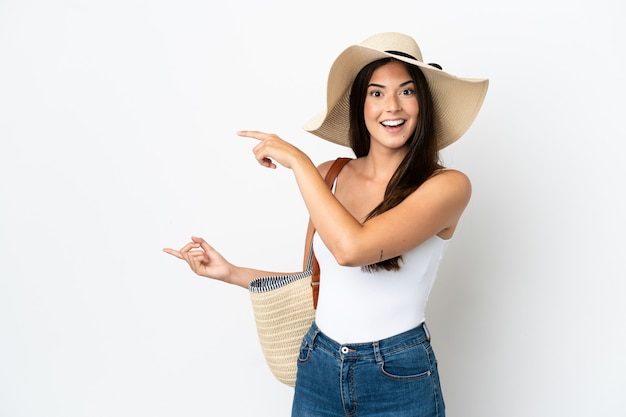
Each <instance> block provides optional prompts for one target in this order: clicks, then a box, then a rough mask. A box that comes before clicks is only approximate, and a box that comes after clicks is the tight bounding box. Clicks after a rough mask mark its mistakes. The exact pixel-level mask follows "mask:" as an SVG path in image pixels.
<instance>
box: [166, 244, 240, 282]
mask: <svg viewBox="0 0 626 417" xmlns="http://www.w3.org/2000/svg"><path fill="white" fill-rule="evenodd" d="M163 252H165V253H169V254H170V255H172V256H175V257H177V258H178V259H182V260H184V261H186V262H187V263H188V264H189V266H190V267H191V269H192V271H193V272H195V273H196V274H198V275H200V276H203V277H207V278H213V279H217V280H219V281H224V282H230V280H231V274H232V265H231V264H230V263H229V262H228V261H227V260H226V259H224V257H223V256H222V255H220V254H219V253H218V252H217V251H216V250H215V249H213V248H212V247H211V246H210V245H209V244H208V243H207V242H206V241H205V240H204V239H202V238H200V237H195V236H192V237H191V242H189V243H187V244H186V245H185V246H183V247H182V249H180V250H175V249H170V248H165V249H163Z"/></svg>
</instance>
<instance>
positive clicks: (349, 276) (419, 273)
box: [313, 233, 449, 343]
mask: <svg viewBox="0 0 626 417" xmlns="http://www.w3.org/2000/svg"><path fill="white" fill-rule="evenodd" d="M448 242H449V240H444V239H442V238H440V237H439V236H433V237H431V238H430V239H428V240H427V241H426V242H424V243H422V244H421V245H420V246H418V247H416V248H414V249H412V250H410V251H409V252H407V253H405V254H404V255H402V262H401V263H400V270H399V271H384V270H382V271H376V272H363V271H362V270H361V268H360V267H345V266H341V265H339V264H338V263H337V262H336V261H335V258H334V257H333V255H332V254H331V253H330V251H329V250H328V248H327V247H326V245H324V242H322V240H321V238H320V237H319V236H318V235H317V233H316V234H315V236H314V238H313V245H314V246H313V247H314V250H315V257H316V258H317V261H318V263H319V265H320V273H321V275H320V292H319V298H318V304H317V313H316V316H315V321H316V324H317V325H318V327H319V328H320V330H321V331H322V332H324V333H325V334H326V335H327V336H328V337H330V338H331V339H334V340H335V341H337V342H338V343H361V342H373V341H377V340H381V339H385V338H387V337H390V336H394V335H396V334H399V333H402V332H404V331H407V330H410V329H412V328H414V327H416V326H418V325H419V324H421V323H422V322H424V320H425V316H424V314H425V310H426V303H427V301H428V296H429V294H430V290H431V288H432V286H433V284H434V282H435V278H436V275H437V270H438V269H439V264H440V263H441V258H442V257H443V254H444V252H445V250H446V248H447V246H448Z"/></svg>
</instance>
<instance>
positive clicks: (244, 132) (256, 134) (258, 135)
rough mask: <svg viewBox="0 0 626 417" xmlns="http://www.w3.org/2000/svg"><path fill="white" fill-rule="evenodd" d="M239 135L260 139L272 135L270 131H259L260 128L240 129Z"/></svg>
mask: <svg viewBox="0 0 626 417" xmlns="http://www.w3.org/2000/svg"><path fill="white" fill-rule="evenodd" d="M237 135H239V136H242V137H246V138H253V139H258V140H264V139H267V138H268V137H270V136H271V135H270V134H269V133H265V132H259V131H258V130H239V131H238V132H237Z"/></svg>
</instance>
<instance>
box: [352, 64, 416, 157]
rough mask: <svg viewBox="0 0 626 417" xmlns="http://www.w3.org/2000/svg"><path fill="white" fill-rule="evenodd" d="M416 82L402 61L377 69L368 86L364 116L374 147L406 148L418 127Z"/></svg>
mask: <svg viewBox="0 0 626 417" xmlns="http://www.w3.org/2000/svg"><path fill="white" fill-rule="evenodd" d="M415 88H416V86H415V83H414V82H413V79H412V78H411V76H410V75H409V72H408V71H407V70H406V67H405V66H404V64H403V63H401V62H390V63H389V64H385V65H383V66H382V67H379V68H377V69H376V70H375V71H374V72H373V74H372V78H371V79H370V82H369V84H368V87H367V94H366V98H365V106H364V116H365V126H366V127H367V130H368V131H369V133H370V142H371V145H370V147H374V146H376V145H380V146H382V147H385V148H389V149H404V148H405V146H406V142H407V140H408V139H409V138H410V137H411V135H412V134H413V132H414V131H415V127H416V126H417V115H418V113H419V105H418V103H417V94H416V93H415Z"/></svg>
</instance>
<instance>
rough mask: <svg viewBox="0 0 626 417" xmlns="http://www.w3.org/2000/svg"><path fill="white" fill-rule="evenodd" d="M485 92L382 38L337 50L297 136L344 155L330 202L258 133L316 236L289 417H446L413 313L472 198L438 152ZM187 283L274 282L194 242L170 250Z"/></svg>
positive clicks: (285, 147)
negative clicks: (326, 143)
mask: <svg viewBox="0 0 626 417" xmlns="http://www.w3.org/2000/svg"><path fill="white" fill-rule="evenodd" d="M487 86H488V81H487V80H484V79H463V78H458V77H455V76H453V75H450V74H448V73H445V72H444V71H442V70H441V69H440V67H439V66H438V65H435V64H425V63H423V61H422V56H421V52H420V49H419V47H418V45H417V44H416V43H415V41H414V40H413V39H412V38H411V37H409V36H406V35H403V34H399V33H381V34H377V35H374V36H372V37H370V38H368V39H366V40H365V41H364V42H362V43H361V44H360V45H353V46H351V47H349V48H347V49H346V50H344V51H343V52H342V53H341V54H340V55H339V57H338V58H337V59H336V60H335V62H334V64H333V66H332V67H331V70H330V74H329V79H328V98H327V103H328V108H327V109H326V111H324V112H322V113H321V114H320V115H318V116H317V117H315V118H314V119H312V120H311V121H310V122H309V123H308V124H307V125H306V126H305V129H306V130H307V131H309V132H311V133H313V134H315V135H317V136H319V137H321V138H323V139H326V140H330V141H332V142H334V143H338V144H342V145H346V146H350V147H351V148H352V150H353V151H354V153H355V156H356V158H355V159H353V160H351V161H349V162H348V164H347V165H345V167H344V168H343V169H342V170H341V172H340V173H339V175H338V177H337V179H336V181H335V184H334V186H333V188H332V190H329V188H328V187H327V186H326V184H325V183H324V180H323V177H324V175H325V174H326V172H327V171H328V169H329V167H330V165H331V164H332V161H328V162H325V163H322V164H321V165H319V166H318V167H316V166H315V165H314V164H313V163H312V162H311V160H310V159H309V158H308V157H307V155H306V154H304V153H303V152H302V151H301V150H300V149H298V148H296V147H294V146H293V145H291V144H289V143H288V142H286V141H284V140H283V139H281V138H280V137H278V136H276V135H274V134H269V133H264V132H258V131H242V132H238V134H239V135H240V136H244V137H249V138H254V139H257V140H258V143H257V144H256V146H255V147H254V149H253V150H254V154H255V157H256V159H257V161H258V162H259V163H260V164H261V165H262V166H264V167H267V168H275V167H276V166H277V165H276V164H280V165H282V166H284V167H286V168H290V169H291V170H292V171H293V174H294V177H295V179H296V182H297V184H298V187H299V190H300V193H301V195H302V198H303V199H304V203H305V205H306V208H307V210H308V212H309V215H310V218H311V221H312V223H313V225H314V226H315V229H316V234H315V237H314V242H313V245H314V250H315V255H316V258H317V260H318V262H319V264H320V270H321V271H322V272H321V275H322V280H321V282H323V285H321V287H320V292H319V300H318V305H317V312H316V318H315V322H314V323H313V325H312V326H311V329H310V330H309V332H308V333H307V334H306V335H305V337H304V340H303V343H302V348H301V352H300V359H299V364H298V374H297V379H296V385H295V393H294V401H293V412H292V415H293V416H340V415H353V416H379V415H380V416H383V415H385V416H388V415H393V416H395V417H402V416H444V415H445V407H444V402H443V397H442V393H441V387H440V383H439V376H438V372H437V363H436V359H435V355H434V352H433V349H432V346H431V344H430V335H429V333H428V330H427V328H426V325H425V317H424V311H425V308H426V302H427V299H428V295H429V293H430V290H431V288H432V285H433V283H434V280H435V277H436V273H437V270H438V267H439V264H440V261H441V258H442V256H443V254H444V251H445V249H446V247H447V245H448V242H449V241H450V239H451V238H452V236H453V234H454V231H455V228H456V226H457V224H458V222H459V219H460V218H461V215H462V213H463V211H464V209H465V207H466V206H467V204H468V202H469V199H470V195H471V185H470V181H469V180H468V178H467V177H466V176H465V175H464V174H463V173H461V172H459V171H456V170H452V169H445V168H444V167H443V166H441V165H440V162H439V153H438V152H439V150H440V149H442V148H443V147H445V146H447V145H449V144H450V143H452V142H454V141H455V140H457V139H458V138H459V137H460V136H462V135H463V134H464V133H465V131H466V130H467V129H468V128H469V126H470V125H471V123H472V122H473V120H474V118H475V117H476V115H477V113H478V111H479V109H480V107H481V105H482V102H483V100H484V97H485V94H486V92H487ZM164 250H165V252H167V253H169V254H171V255H174V256H176V257H178V258H180V259H183V260H185V261H186V262H187V263H188V264H189V266H190V267H191V269H192V270H193V271H194V272H195V273H196V274H198V275H201V276H205V277H210V278H214V279H218V280H222V281H225V282H228V283H231V284H235V285H239V286H241V287H244V288H248V285H249V283H250V281H252V280H253V279H254V278H257V277H260V276H271V275H280V273H276V272H269V271H260V270H256V269H251V268H245V267H240V266H235V265H233V264H231V263H229V262H228V261H227V260H226V259H224V257H222V256H221V255H220V254H219V253H218V252H216V251H215V250H214V249H213V248H212V247H211V246H210V245H209V244H208V243H207V242H206V241H204V240H203V239H202V238H199V237H193V238H192V240H191V242H189V243H188V244H186V245H185V246H184V247H183V248H182V249H180V250H174V249H164Z"/></svg>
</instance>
